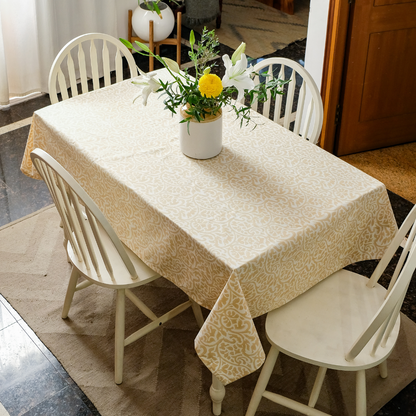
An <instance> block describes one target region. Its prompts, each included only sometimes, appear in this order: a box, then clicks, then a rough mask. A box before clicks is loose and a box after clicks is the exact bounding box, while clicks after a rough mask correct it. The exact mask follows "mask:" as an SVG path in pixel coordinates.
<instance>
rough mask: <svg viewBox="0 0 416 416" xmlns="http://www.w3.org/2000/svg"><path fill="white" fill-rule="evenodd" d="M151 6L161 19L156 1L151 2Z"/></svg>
mask: <svg viewBox="0 0 416 416" xmlns="http://www.w3.org/2000/svg"><path fill="white" fill-rule="evenodd" d="M153 7H154V9H155V12H156V13H157V14H158V15H159V17H160V18H161V19H163V17H162V13H161V12H160V9H159V6H158V5H157V3H153Z"/></svg>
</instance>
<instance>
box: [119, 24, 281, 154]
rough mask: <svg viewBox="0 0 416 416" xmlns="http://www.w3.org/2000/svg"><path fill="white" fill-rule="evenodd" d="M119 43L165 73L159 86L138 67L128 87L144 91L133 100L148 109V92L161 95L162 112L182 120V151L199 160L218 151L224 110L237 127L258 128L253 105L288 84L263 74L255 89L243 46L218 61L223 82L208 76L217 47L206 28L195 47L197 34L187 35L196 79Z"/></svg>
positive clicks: (143, 47)
mask: <svg viewBox="0 0 416 416" xmlns="http://www.w3.org/2000/svg"><path fill="white" fill-rule="evenodd" d="M120 40H121V41H122V42H123V43H124V44H125V45H126V46H127V47H128V48H132V49H134V50H136V51H137V52H138V53H140V54H142V55H146V56H149V55H152V56H153V57H154V58H156V59H157V60H158V61H159V62H161V63H162V64H163V65H164V67H165V68H166V69H167V70H168V72H169V74H170V75H171V79H170V80H169V81H163V80H161V79H157V72H152V73H150V74H146V73H144V72H143V71H142V70H141V69H140V68H139V72H140V75H141V77H140V78H139V79H138V80H133V81H132V83H133V84H135V85H137V86H139V87H143V88H142V91H141V93H140V94H139V95H138V96H137V97H136V98H135V100H136V99H137V98H138V97H139V96H142V98H143V104H144V105H146V104H147V100H148V97H149V95H150V94H151V93H162V94H163V95H164V97H165V98H164V100H163V102H164V104H165V108H166V109H168V110H170V111H171V112H172V114H177V113H179V115H180V125H179V126H180V130H179V139H180V146H181V150H182V152H183V153H184V154H186V155H188V156H190V157H194V158H197V159H207V158H210V157H214V156H216V155H217V154H219V153H220V152H221V148H222V111H223V109H224V107H226V106H227V107H228V108H229V109H230V111H234V112H235V115H236V118H237V119H239V120H240V127H241V126H242V125H243V124H244V125H249V124H250V123H251V124H253V127H256V126H257V123H256V122H255V120H253V119H252V118H251V105H252V104H253V103H254V100H257V101H258V102H259V103H263V102H265V101H267V99H268V93H270V94H271V96H272V97H273V98H275V97H276V95H277V94H283V85H284V84H286V83H287V82H288V81H284V80H280V79H278V78H273V77H271V79H269V80H267V78H268V74H267V73H262V74H261V76H262V77H265V78H266V81H265V82H262V83H259V84H257V85H255V83H254V80H253V77H254V76H255V75H258V74H255V73H254V72H253V67H252V66H251V65H248V64H247V57H246V55H245V53H244V51H245V43H241V45H240V46H239V47H238V48H237V50H236V51H235V52H234V53H233V55H232V57H231V58H230V57H229V56H228V55H224V56H223V57H222V60H223V63H224V66H225V75H224V76H223V78H222V79H221V78H219V77H218V76H217V75H215V74H213V73H211V70H212V68H213V67H214V66H215V63H213V58H214V57H215V56H216V55H217V53H216V47H217V46H218V45H219V43H218V39H217V37H216V36H215V33H214V30H211V31H208V30H207V29H206V28H204V30H203V33H202V36H201V41H200V42H199V43H198V44H195V35H194V32H193V31H191V34H190V39H189V42H190V46H191V50H190V51H189V57H190V59H191V60H192V62H193V63H194V66H195V77H193V76H191V75H190V74H189V73H188V69H185V70H184V71H181V70H180V68H179V66H178V64H177V63H176V62H175V61H173V60H172V59H169V58H162V57H160V56H159V55H155V54H154V53H153V52H152V51H151V50H150V49H149V48H148V47H147V46H146V45H144V44H143V43H140V42H136V44H137V46H139V48H140V49H139V50H138V49H136V48H135V47H134V45H132V44H131V43H130V42H128V41H126V40H125V39H120ZM243 102H245V103H243Z"/></svg>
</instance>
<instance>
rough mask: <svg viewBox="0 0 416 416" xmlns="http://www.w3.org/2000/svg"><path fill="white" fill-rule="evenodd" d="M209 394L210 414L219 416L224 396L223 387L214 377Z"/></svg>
mask: <svg viewBox="0 0 416 416" xmlns="http://www.w3.org/2000/svg"><path fill="white" fill-rule="evenodd" d="M209 394H210V396H211V400H212V413H214V415H215V416H219V415H220V414H221V406H222V401H223V399H224V396H225V387H224V385H223V384H222V383H221V381H219V380H218V379H217V377H215V376H214V375H212V385H211V388H210V389H209Z"/></svg>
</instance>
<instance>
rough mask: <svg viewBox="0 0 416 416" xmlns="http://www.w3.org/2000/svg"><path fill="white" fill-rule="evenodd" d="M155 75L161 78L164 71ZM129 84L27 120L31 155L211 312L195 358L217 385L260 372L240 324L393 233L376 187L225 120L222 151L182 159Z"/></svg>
mask: <svg viewBox="0 0 416 416" xmlns="http://www.w3.org/2000/svg"><path fill="white" fill-rule="evenodd" d="M160 76H161V77H166V73H165V72H164V71H162V72H161V73H160ZM137 93H138V90H137V88H136V87H135V86H133V85H132V84H131V82H130V81H124V82H122V83H119V84H114V85H112V86H109V87H106V88H103V89H100V90H97V91H94V92H91V93H88V94H84V95H81V96H78V97H74V98H72V99H69V100H66V101H63V102H60V103H57V104H54V105H51V106H48V107H46V108H43V109H41V110H38V111H36V112H35V113H34V115H33V122H32V126H31V129H30V133H29V137H28V142H27V146H26V151H25V156H24V159H23V162H22V167H21V169H22V171H23V172H24V173H25V174H26V175H28V176H31V177H34V178H38V174H37V172H36V171H35V170H34V167H33V166H32V164H31V160H30V151H31V150H33V149H34V148H36V147H39V148H42V149H44V150H46V151H47V152H49V153H50V154H51V155H52V156H53V157H55V158H56V159H57V160H58V161H59V162H60V163H61V164H62V165H63V166H64V167H65V168H66V169H67V170H68V171H69V172H70V173H71V174H72V175H73V176H74V177H75V179H76V180H77V181H78V182H79V183H80V184H81V186H82V187H84V189H85V190H86V191H87V192H88V194H89V195H90V196H91V197H92V198H93V199H94V201H95V202H96V203H97V204H98V206H99V207H100V209H101V210H102V211H103V212H104V214H105V215H106V217H107V218H108V220H109V221H110V223H111V224H112V226H113V227H114V229H115V230H116V232H117V234H118V235H119V236H120V238H121V240H122V241H123V242H124V243H125V244H126V245H127V246H129V247H130V248H131V249H132V250H133V251H134V252H135V253H136V254H137V255H138V256H140V258H141V259H142V260H143V261H144V262H145V263H146V264H148V265H149V266H150V267H152V268H153V269H154V270H156V271H157V272H158V273H160V274H161V275H163V276H165V277H166V278H167V279H169V280H171V281H172V282H173V283H175V284H176V285H177V286H179V287H180V288H182V289H183V290H184V291H185V292H186V293H187V294H188V295H189V296H190V297H191V298H193V299H194V300H195V301H196V302H198V303H199V304H200V305H202V306H204V307H206V308H208V309H210V310H211V313H210V315H209V316H208V318H207V320H206V322H205V324H204V326H203V328H202V329H201V331H200V332H199V334H198V336H197V338H196V340H195V347H196V351H197V353H198V355H199V357H200V358H201V359H202V361H203V362H204V363H205V364H206V366H207V367H208V368H209V369H210V370H211V371H212V372H213V373H214V374H215V375H216V376H217V377H218V379H219V380H221V381H222V382H223V383H224V384H228V383H230V382H232V381H234V380H237V379H239V378H241V377H243V376H245V375H247V374H249V373H251V372H253V371H255V370H256V369H257V368H259V367H260V366H261V364H262V363H263V361H264V351H263V348H262V345H261V343H260V341H259V338H258V336H257V332H256V329H255V327H254V324H253V320H252V318H254V317H257V316H260V315H262V314H264V313H267V312H269V311H271V310H272V309H275V308H277V307H279V306H281V305H283V304H285V303H286V302H289V301H290V300H291V299H293V298H295V297H296V296H298V295H300V294H302V293H303V292H305V291H306V290H308V289H309V288H310V287H312V286H314V285H315V284H316V283H318V282H319V281H321V280H322V279H324V278H326V277H327V276H329V275H330V274H332V273H333V272H335V271H337V270H339V269H341V268H342V267H344V266H346V265H348V264H351V263H353V262H357V261H361V260H366V259H376V258H380V257H381V256H382V254H383V253H384V251H385V249H386V247H387V245H388V244H389V242H390V241H391V239H392V237H393V235H394V234H395V232H396V230H397V225H396V222H395V219H394V216H393V212H392V209H391V206H390V202H389V199H388V195H387V192H386V189H385V187H384V185H383V184H382V183H380V182H378V181H377V180H375V179H373V178H371V177H370V176H368V175H366V174H365V173H363V172H361V171H359V170H357V169H356V168H354V167H352V166H350V165H348V164H347V163H345V162H343V161H342V160H340V159H338V158H337V157H335V156H333V155H331V154H329V153H327V152H326V151H324V150H322V149H321V148H319V147H318V146H315V145H312V144H310V143H309V142H307V141H306V140H304V139H302V138H301V137H299V136H296V135H294V134H293V133H291V132H290V131H288V130H286V129H284V128H283V127H281V126H279V125H277V124H276V123H274V122H272V121H270V120H268V119H266V118H264V117H263V116H260V115H257V113H255V114H254V113H253V116H254V117H255V119H256V121H257V122H258V123H259V125H258V126H257V127H256V128H255V129H253V128H252V126H251V127H243V128H240V127H239V122H238V121H236V120H235V114H234V113H233V112H229V111H227V110H225V111H224V112H223V113H224V115H223V117H224V127H223V150H222V152H221V153H220V155H218V156H217V157H215V158H213V159H209V160H194V159H191V158H188V157H186V156H185V155H183V154H182V153H181V151H180V149H179V139H178V132H179V126H178V120H179V118H178V117H177V116H174V117H172V115H171V113H170V112H169V111H166V110H163V107H164V105H163V102H162V99H161V98H158V96H157V95H156V94H152V95H151V96H150V97H149V100H148V105H147V106H143V104H142V103H141V100H140V99H139V100H137V101H136V102H135V103H133V98H134V97H135V96H136V95H137Z"/></svg>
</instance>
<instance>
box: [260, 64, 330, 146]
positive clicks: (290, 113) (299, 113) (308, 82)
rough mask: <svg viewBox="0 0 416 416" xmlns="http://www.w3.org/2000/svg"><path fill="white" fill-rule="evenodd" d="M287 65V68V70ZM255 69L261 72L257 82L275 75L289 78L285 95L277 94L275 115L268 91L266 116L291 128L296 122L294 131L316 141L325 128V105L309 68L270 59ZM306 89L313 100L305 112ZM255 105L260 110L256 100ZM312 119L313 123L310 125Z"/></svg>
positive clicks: (311, 140)
mask: <svg viewBox="0 0 416 416" xmlns="http://www.w3.org/2000/svg"><path fill="white" fill-rule="evenodd" d="M279 66H280V69H279ZM285 68H287V70H286V71H285ZM254 72H256V73H259V74H260V77H259V76H255V77H254V82H255V84H256V85H257V84H258V83H259V82H264V79H265V78H266V80H267V81H269V80H270V79H271V78H270V77H272V76H273V78H280V79H284V80H288V79H289V80H290V82H289V83H288V86H287V91H286V92H285V94H284V95H277V96H276V100H275V102H274V111H273V114H272V115H271V114H270V109H271V102H272V97H271V94H270V91H269V92H268V100H267V101H266V102H265V103H264V104H263V110H262V114H263V115H264V116H265V117H268V118H271V119H272V120H273V121H275V122H276V123H278V124H280V125H281V126H283V127H285V128H286V129H289V128H290V127H291V123H293V122H294V127H293V132H294V133H296V134H300V135H301V136H302V137H304V138H307V139H308V140H309V141H310V142H312V143H314V144H316V143H317V142H318V139H319V136H320V134H321V130H322V122H323V115H324V108H323V105H322V99H321V96H320V94H319V90H318V87H317V86H316V84H315V81H314V80H313V78H312V77H311V75H310V74H309V73H308V71H306V69H305V68H304V67H303V66H302V65H300V64H298V63H297V62H295V61H292V60H290V59H286V58H268V59H264V60H263V61H260V62H259V63H257V64H256V65H255V66H254ZM288 72H290V74H288ZM266 74H267V75H266ZM296 75H298V77H296ZM296 78H298V82H299V78H301V84H300V85H296V81H297V79H296ZM297 90H299V97H298V101H297V108H296V110H294V109H293V103H294V99H295V92H297ZM307 92H308V93H309V94H310V96H311V101H310V104H309V106H308V109H307V112H306V115H304V106H305V97H306V95H307ZM252 108H253V110H255V111H258V102H257V100H256V101H255V102H254V103H253V105H252ZM282 109H283V110H284V111H283V116H282V117H281V115H282ZM312 122H313V126H312V127H311V123H312Z"/></svg>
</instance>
